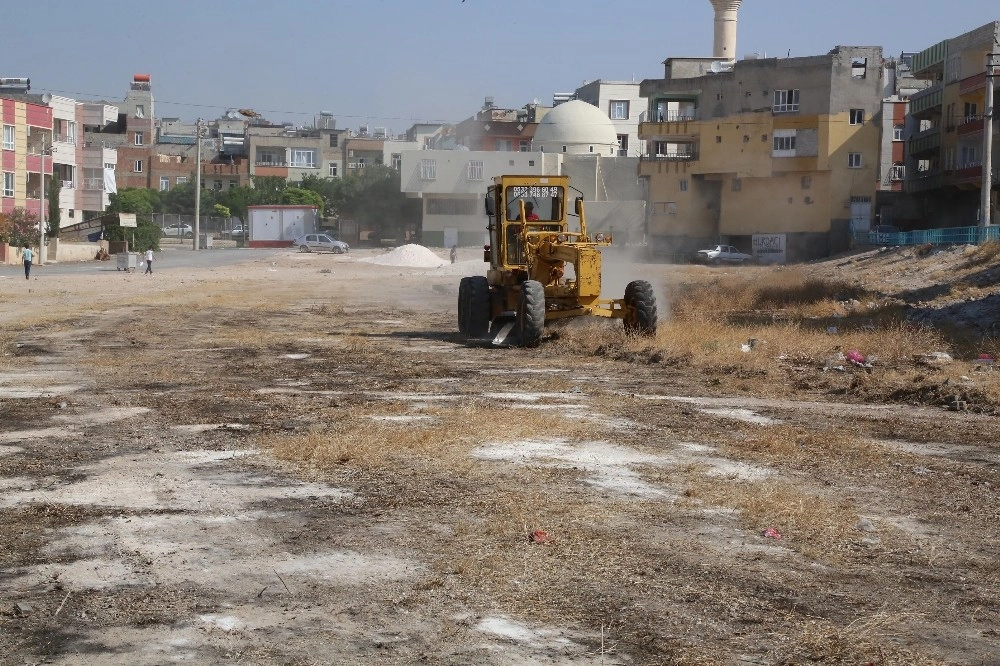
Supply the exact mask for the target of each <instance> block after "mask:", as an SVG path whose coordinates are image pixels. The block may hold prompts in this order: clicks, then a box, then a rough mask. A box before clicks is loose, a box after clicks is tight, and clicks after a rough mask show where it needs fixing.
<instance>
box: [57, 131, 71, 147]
mask: <svg viewBox="0 0 1000 666" xmlns="http://www.w3.org/2000/svg"><path fill="white" fill-rule="evenodd" d="M53 140H54V141H55V142H56V143H67V144H69V145H71V146H75V145H76V135H75V134H54V135H53Z"/></svg>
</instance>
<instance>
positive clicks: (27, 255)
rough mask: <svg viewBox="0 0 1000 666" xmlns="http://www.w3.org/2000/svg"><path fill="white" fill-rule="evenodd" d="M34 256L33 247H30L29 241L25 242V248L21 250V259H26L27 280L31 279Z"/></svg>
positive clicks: (25, 275) (25, 273) (25, 276)
mask: <svg viewBox="0 0 1000 666" xmlns="http://www.w3.org/2000/svg"><path fill="white" fill-rule="evenodd" d="M34 258H35V255H34V254H32V252H31V248H30V247H28V244H27V243H25V244H24V249H23V250H21V259H23V260H24V279H25V280H29V279H31V260H32V259H34Z"/></svg>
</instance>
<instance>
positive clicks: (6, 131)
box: [3, 125, 14, 150]
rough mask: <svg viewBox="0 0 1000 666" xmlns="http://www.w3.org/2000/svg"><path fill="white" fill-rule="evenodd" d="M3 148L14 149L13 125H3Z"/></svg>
mask: <svg viewBox="0 0 1000 666" xmlns="http://www.w3.org/2000/svg"><path fill="white" fill-rule="evenodd" d="M3 149H4V150H14V126H13V125H4V126H3Z"/></svg>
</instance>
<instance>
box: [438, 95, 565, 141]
mask: <svg viewBox="0 0 1000 666" xmlns="http://www.w3.org/2000/svg"><path fill="white" fill-rule="evenodd" d="M549 109H550V107H546V106H541V105H539V104H527V105H525V106H524V107H522V108H520V109H501V108H498V107H497V106H496V105H495V104H494V103H493V98H492V97H487V98H486V101H485V103H484V104H483V108H482V109H480V110H479V111H477V112H476V115H474V116H472V117H471V118H466V119H465V120H463V121H462V122H460V123H458V125H456V126H455V140H456V142H457V144H458V145H461V146H464V147H466V148H468V149H469V150H475V151H501V152H521V153H526V152H528V151H530V150H531V139H532V137H534V136H535V128H536V127H538V123H540V122H541V121H542V118H544V117H545V114H546V113H547V112H548V111H549Z"/></svg>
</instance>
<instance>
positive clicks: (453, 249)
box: [450, 245, 458, 263]
mask: <svg viewBox="0 0 1000 666" xmlns="http://www.w3.org/2000/svg"><path fill="white" fill-rule="evenodd" d="M450 256H451V263H455V262H456V261H458V246H457V245H452V246H451V253H450Z"/></svg>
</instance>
